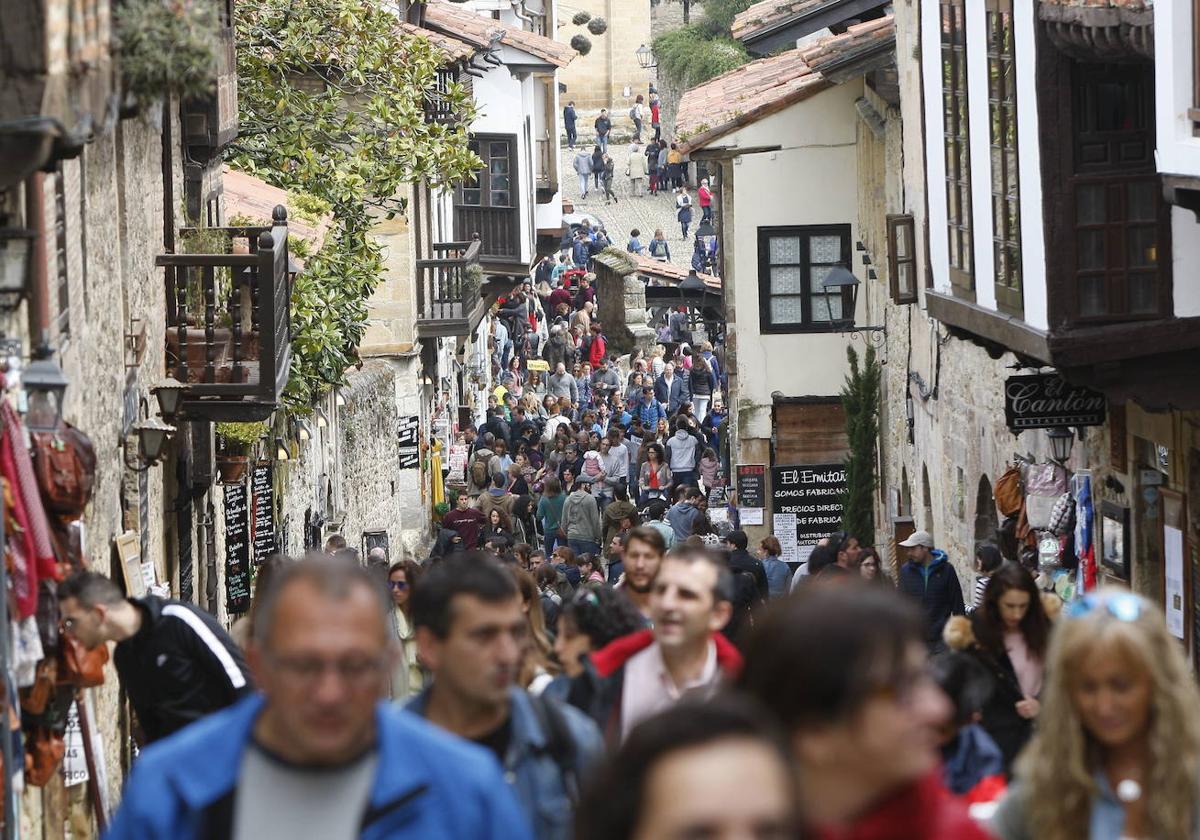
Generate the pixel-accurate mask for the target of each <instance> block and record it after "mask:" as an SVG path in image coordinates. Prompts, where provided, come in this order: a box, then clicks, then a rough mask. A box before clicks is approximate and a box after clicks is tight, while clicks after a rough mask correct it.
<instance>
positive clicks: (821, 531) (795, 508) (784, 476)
mask: <svg viewBox="0 0 1200 840" xmlns="http://www.w3.org/2000/svg"><path fill="white" fill-rule="evenodd" d="M845 490H846V468H845V466H843V465H842V464H799V465H789V466H783V467H771V510H772V513H776V514H779V513H792V514H795V515H796V542H797V544H798V545H812V544H814V543H816V542H817V541H818V540H820V539H821V538H822V537H827V536H829V535H830V534H832V533H833V532H834V531H836V530H837V529H838V528H840V527H841V526H842V494H843V493H844V492H845Z"/></svg>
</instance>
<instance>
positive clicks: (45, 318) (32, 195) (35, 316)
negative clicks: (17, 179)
mask: <svg viewBox="0 0 1200 840" xmlns="http://www.w3.org/2000/svg"><path fill="white" fill-rule="evenodd" d="M45 177H46V176H45V174H44V173H42V172H35V173H33V174H32V175H30V176H29V178H28V179H27V180H26V181H25V224H26V225H27V226H28V227H29V228H31V229H32V230H33V231H34V233H35V234H36V236H35V238H34V240H33V255H32V259H31V261H30V262H31V265H30V278H29V343H30V345H31V346H38V345H40V344H45V343H47V342H48V341H49V339H50V283H49V269H48V267H47V261H46V185H45Z"/></svg>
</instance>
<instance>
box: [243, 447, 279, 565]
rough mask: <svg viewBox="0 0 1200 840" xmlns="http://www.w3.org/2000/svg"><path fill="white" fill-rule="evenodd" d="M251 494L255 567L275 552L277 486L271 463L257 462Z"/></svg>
mask: <svg viewBox="0 0 1200 840" xmlns="http://www.w3.org/2000/svg"><path fill="white" fill-rule="evenodd" d="M250 494H251V499H252V501H253V503H254V519H253V522H254V568H256V569H257V568H258V567H259V565H261V564H262V562H263V561H264V560H266V559H267V558H268V557H270V556H271V555H272V554H274V553H275V552H276V551H277V550H278V549H277V548H276V545H277V541H276V538H275V486H274V483H273V482H272V479H271V464H270V463H265V464H256V465H255V466H254V473H253V475H252V477H251V479H250Z"/></svg>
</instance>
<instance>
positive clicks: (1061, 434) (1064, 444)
mask: <svg viewBox="0 0 1200 840" xmlns="http://www.w3.org/2000/svg"><path fill="white" fill-rule="evenodd" d="M1046 438H1047V439H1048V440H1049V441H1050V458H1051V460H1054V461H1057V462H1058V463H1060V464H1062V463H1065V462H1066V460H1067V459H1068V458H1070V457H1071V450H1072V449H1073V448H1074V446H1075V433H1074V432H1073V431H1071V429H1070V428H1069V427H1068V426H1055V427H1054V428H1052V429H1047V430H1046Z"/></svg>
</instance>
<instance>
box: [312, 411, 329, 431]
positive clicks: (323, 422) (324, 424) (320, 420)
mask: <svg viewBox="0 0 1200 840" xmlns="http://www.w3.org/2000/svg"><path fill="white" fill-rule="evenodd" d="M313 416H315V417H316V418H317V428H318V429H328V428H329V418H328V417H326V416H325V412H324V411H322V410H321V407H320V406H317V407H316V408H315V409H313Z"/></svg>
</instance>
